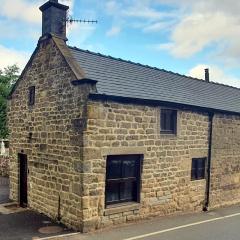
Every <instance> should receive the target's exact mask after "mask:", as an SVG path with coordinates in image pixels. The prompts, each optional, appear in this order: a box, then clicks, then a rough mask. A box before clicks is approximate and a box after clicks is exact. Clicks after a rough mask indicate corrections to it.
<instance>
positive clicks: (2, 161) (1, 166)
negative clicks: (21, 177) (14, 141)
mask: <svg viewBox="0 0 240 240" xmlns="http://www.w3.org/2000/svg"><path fill="white" fill-rule="evenodd" d="M8 175H9V157H8V156H0V176H2V177H8Z"/></svg>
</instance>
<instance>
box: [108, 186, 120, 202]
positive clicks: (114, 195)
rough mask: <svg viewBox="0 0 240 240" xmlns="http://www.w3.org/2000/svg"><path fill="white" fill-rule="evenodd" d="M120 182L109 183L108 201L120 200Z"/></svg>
mask: <svg viewBox="0 0 240 240" xmlns="http://www.w3.org/2000/svg"><path fill="white" fill-rule="evenodd" d="M119 188H120V183H107V187H106V201H107V203H111V202H115V201H119V200H120V199H119Z"/></svg>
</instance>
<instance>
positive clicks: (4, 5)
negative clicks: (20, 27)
mask: <svg viewBox="0 0 240 240" xmlns="http://www.w3.org/2000/svg"><path fill="white" fill-rule="evenodd" d="M45 2H46V0H38V1H34V2H32V1H28V0H11V1H9V0H0V4H1V12H0V16H3V17H6V18H7V19H12V20H21V21H24V22H27V23H31V24H41V20H42V13H41V11H40V10H39V7H40V6H41V5H42V4H44V3H45ZM59 3H61V4H65V5H67V6H69V7H70V13H72V10H73V6H74V0H60V1H59Z"/></svg>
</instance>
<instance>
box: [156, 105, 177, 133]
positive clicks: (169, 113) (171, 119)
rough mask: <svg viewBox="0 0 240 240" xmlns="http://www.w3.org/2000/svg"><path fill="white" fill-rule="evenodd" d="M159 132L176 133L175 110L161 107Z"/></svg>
mask: <svg viewBox="0 0 240 240" xmlns="http://www.w3.org/2000/svg"><path fill="white" fill-rule="evenodd" d="M160 125H161V133H163V134H176V133H177V111H176V110H172V109H161V119H160Z"/></svg>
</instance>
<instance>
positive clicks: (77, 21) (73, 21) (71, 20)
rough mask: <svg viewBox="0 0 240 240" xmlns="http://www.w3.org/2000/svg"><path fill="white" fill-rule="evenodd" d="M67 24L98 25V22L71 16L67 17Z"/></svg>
mask: <svg viewBox="0 0 240 240" xmlns="http://www.w3.org/2000/svg"><path fill="white" fill-rule="evenodd" d="M66 22H67V23H69V24H73V23H84V24H94V23H95V24H97V23H98V21H97V20H86V19H74V18H72V17H71V16H70V17H67V19H66Z"/></svg>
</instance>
